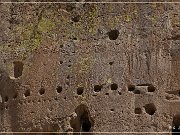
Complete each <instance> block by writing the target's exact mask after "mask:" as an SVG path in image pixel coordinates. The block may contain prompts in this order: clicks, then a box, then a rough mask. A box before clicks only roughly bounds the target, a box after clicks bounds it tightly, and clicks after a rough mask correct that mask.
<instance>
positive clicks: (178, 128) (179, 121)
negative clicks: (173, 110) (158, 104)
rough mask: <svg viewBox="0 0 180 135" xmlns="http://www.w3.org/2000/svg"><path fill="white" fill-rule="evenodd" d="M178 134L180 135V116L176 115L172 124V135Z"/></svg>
mask: <svg viewBox="0 0 180 135" xmlns="http://www.w3.org/2000/svg"><path fill="white" fill-rule="evenodd" d="M178 133H180V114H176V115H175V116H174V117H173V122H172V135H177V134H178Z"/></svg>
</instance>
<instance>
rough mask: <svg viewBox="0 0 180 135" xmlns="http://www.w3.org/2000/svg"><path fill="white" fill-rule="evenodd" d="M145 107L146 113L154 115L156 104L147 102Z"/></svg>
mask: <svg viewBox="0 0 180 135" xmlns="http://www.w3.org/2000/svg"><path fill="white" fill-rule="evenodd" d="M144 108H145V111H146V113H147V114H149V115H153V114H154V113H155V112H156V106H155V105H154V104H153V103H150V104H146V105H145V106H144Z"/></svg>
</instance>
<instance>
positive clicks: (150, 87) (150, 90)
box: [147, 85, 156, 92]
mask: <svg viewBox="0 0 180 135" xmlns="http://www.w3.org/2000/svg"><path fill="white" fill-rule="evenodd" d="M147 89H148V92H154V91H155V90H156V88H155V87H154V86H153V85H149V86H148V87H147Z"/></svg>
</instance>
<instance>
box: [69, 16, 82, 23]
mask: <svg viewBox="0 0 180 135" xmlns="http://www.w3.org/2000/svg"><path fill="white" fill-rule="evenodd" d="M71 20H72V21H73V22H79V20H80V15H77V16H75V17H73V18H72V19H71Z"/></svg>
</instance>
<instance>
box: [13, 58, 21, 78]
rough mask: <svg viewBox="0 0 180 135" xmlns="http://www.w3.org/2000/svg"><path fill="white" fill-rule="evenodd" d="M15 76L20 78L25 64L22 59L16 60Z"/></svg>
mask: <svg viewBox="0 0 180 135" xmlns="http://www.w3.org/2000/svg"><path fill="white" fill-rule="evenodd" d="M13 64H14V77H15V78H18V77H20V76H21V75H22V72H23V66H24V64H23V63H22V62H20V61H14V62H13Z"/></svg>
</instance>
